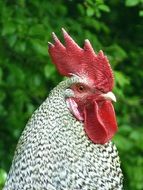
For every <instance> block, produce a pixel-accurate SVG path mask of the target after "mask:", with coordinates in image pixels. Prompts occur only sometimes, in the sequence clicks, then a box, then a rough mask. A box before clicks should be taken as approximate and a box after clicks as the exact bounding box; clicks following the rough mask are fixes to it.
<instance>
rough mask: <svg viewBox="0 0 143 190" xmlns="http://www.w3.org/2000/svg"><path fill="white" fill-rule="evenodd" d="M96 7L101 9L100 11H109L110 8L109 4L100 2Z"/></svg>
mask: <svg viewBox="0 0 143 190" xmlns="http://www.w3.org/2000/svg"><path fill="white" fill-rule="evenodd" d="M98 8H99V9H100V10H101V11H104V12H107V13H108V12H110V8H109V6H107V5H105V4H101V5H99V6H98Z"/></svg>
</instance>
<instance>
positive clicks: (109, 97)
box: [102, 92, 116, 102]
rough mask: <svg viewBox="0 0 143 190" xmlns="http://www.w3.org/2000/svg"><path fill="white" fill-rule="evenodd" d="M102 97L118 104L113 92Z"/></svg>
mask: <svg viewBox="0 0 143 190" xmlns="http://www.w3.org/2000/svg"><path fill="white" fill-rule="evenodd" d="M102 97H104V98H105V99H106V100H111V101H113V102H116V97H115V95H114V94H113V92H107V93H106V94H102Z"/></svg>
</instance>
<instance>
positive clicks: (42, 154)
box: [3, 77, 123, 190]
mask: <svg viewBox="0 0 143 190" xmlns="http://www.w3.org/2000/svg"><path fill="white" fill-rule="evenodd" d="M78 80H79V78H77V77H71V78H69V79H67V80H65V81H63V82H61V83H60V84H59V85H58V86H57V87H56V88H54V89H53V90H52V91H51V93H50V95H49V97H48V98H47V99H46V100H45V102H44V103H43V104H42V105H41V106H40V107H39V109H38V110H37V111H35V113H34V114H33V116H32V118H31V119H30V120H29V122H28V124H27V126H26V128H25V130H24V131H23V133H22V136H21V138H20V140H19V143H18V145H17V149H16V152H15V156H14V160H13V162H12V166H11V169H10V172H9V174H8V177H7V181H6V184H5V187H4V189H3V190H114V189H115V190H121V189H123V187H122V179H123V177H122V171H121V169H120V161H119V157H118V153H117V150H116V147H115V145H113V143H112V142H108V143H106V144H104V145H99V144H94V143H93V142H92V141H90V140H89V138H88V137H87V135H86V134H85V131H84V128H83V123H82V122H79V121H77V120H76V119H75V118H74V117H73V115H72V114H71V113H70V111H69V109H68V108H67V105H66V102H65V98H66V97H67V96H68V95H69V94H70V92H69V94H68V93H67V92H68V91H67V89H68V87H69V86H70V85H71V84H72V83H74V82H76V81H77V82H78Z"/></svg>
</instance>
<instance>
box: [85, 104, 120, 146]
mask: <svg viewBox="0 0 143 190" xmlns="http://www.w3.org/2000/svg"><path fill="white" fill-rule="evenodd" d="M84 128H85V132H86V134H87V135H88V137H89V138H90V139H91V140H92V141H93V142H94V143H96V144H105V143H106V142H108V141H109V140H111V138H112V137H113V135H114V134H115V133H116V131H117V129H118V128H117V122H116V117H115V112H114V108H113V105H112V103H111V102H110V101H107V100H106V101H102V102H96V101H91V102H90V104H88V105H86V106H85V107H84Z"/></svg>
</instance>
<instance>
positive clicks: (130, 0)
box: [126, 0, 140, 7]
mask: <svg viewBox="0 0 143 190" xmlns="http://www.w3.org/2000/svg"><path fill="white" fill-rule="evenodd" d="M139 3H140V0H126V6H129V7H131V6H136V5H138V4H139Z"/></svg>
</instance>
